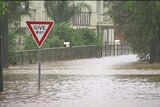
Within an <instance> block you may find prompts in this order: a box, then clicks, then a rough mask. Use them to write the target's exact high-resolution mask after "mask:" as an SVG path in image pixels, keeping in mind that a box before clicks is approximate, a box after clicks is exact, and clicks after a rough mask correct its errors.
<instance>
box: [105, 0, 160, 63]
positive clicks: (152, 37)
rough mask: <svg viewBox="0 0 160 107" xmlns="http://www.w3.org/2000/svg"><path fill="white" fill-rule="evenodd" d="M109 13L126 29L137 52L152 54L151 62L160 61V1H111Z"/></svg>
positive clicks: (128, 37) (129, 39) (122, 28)
mask: <svg viewBox="0 0 160 107" xmlns="http://www.w3.org/2000/svg"><path fill="white" fill-rule="evenodd" d="M107 6H109V12H108V13H106V14H109V15H110V16H111V18H113V20H114V23H115V25H118V26H119V28H121V30H123V31H124V33H125V36H126V39H127V40H128V42H129V43H130V45H131V47H132V49H133V51H134V52H135V53H137V54H145V55H147V54H146V53H149V54H150V62H151V63H153V62H156V61H160V56H159V55H160V54H159V53H160V36H159V32H160V19H159V17H160V2H159V1H110V2H107Z"/></svg>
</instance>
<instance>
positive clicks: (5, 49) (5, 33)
mask: <svg viewBox="0 0 160 107" xmlns="http://www.w3.org/2000/svg"><path fill="white" fill-rule="evenodd" d="M1 23H2V49H3V51H2V61H3V64H2V65H3V68H8V67H9V62H8V16H7V13H5V14H4V15H3V17H2V22H1Z"/></svg>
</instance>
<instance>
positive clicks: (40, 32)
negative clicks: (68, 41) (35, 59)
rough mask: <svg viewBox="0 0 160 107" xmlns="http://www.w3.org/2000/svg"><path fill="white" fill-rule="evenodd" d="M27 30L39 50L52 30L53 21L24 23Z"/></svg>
mask: <svg viewBox="0 0 160 107" xmlns="http://www.w3.org/2000/svg"><path fill="white" fill-rule="evenodd" d="M26 23H27V26H28V29H29V30H30V32H31V33H32V36H33V38H34V40H35V41H36V43H37V45H38V47H39V48H40V47H41V46H42V44H43V42H44V41H45V39H46V37H47V36H48V34H49V32H50V30H51V29H52V27H53V25H54V22H53V21H26Z"/></svg>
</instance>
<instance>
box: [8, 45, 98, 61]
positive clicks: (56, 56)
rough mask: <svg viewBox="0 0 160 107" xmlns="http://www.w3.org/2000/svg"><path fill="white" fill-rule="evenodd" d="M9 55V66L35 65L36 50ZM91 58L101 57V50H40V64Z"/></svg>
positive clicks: (82, 47)
mask: <svg viewBox="0 0 160 107" xmlns="http://www.w3.org/2000/svg"><path fill="white" fill-rule="evenodd" d="M9 54H10V55H9V56H10V57H9V62H10V64H34V63H37V58H38V49H35V50H23V51H18V52H10V53H9ZM93 57H101V50H100V49H99V48H98V47H97V46H95V45H90V46H75V47H69V48H67V47H61V48H47V49H41V60H42V62H50V61H59V60H69V59H82V58H93Z"/></svg>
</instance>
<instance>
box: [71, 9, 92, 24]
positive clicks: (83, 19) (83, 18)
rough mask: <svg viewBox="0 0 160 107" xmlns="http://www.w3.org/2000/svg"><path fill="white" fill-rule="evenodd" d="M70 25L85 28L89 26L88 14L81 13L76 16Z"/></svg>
mask: <svg viewBox="0 0 160 107" xmlns="http://www.w3.org/2000/svg"><path fill="white" fill-rule="evenodd" d="M72 23H73V25H74V26H87V25H90V13H89V12H81V13H80V14H77V15H76V16H75V17H74V18H73V19H72Z"/></svg>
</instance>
